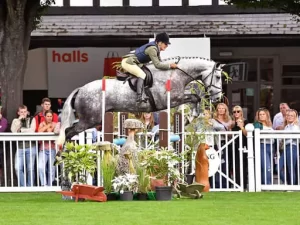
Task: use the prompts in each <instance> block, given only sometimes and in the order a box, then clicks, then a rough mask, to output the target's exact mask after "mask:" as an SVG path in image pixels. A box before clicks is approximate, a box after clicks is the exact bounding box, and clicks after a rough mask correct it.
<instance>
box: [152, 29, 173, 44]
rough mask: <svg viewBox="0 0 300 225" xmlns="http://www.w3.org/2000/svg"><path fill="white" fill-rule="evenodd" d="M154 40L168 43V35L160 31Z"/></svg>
mask: <svg viewBox="0 0 300 225" xmlns="http://www.w3.org/2000/svg"><path fill="white" fill-rule="evenodd" d="M155 41H156V42H160V41H161V42H162V43H165V44H166V45H170V44H171V43H170V41H169V35H168V34H167V33H166V32H164V33H160V34H157V35H156V37H155Z"/></svg>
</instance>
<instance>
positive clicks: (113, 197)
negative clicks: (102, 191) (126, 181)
mask: <svg viewBox="0 0 300 225" xmlns="http://www.w3.org/2000/svg"><path fill="white" fill-rule="evenodd" d="M106 197H107V201H115V200H117V194H116V193H114V192H111V193H108V194H107V195H106Z"/></svg>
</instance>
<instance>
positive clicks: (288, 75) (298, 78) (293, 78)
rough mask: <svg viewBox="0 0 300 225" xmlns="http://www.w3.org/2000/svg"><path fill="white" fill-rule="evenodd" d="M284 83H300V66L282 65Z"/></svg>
mask: <svg viewBox="0 0 300 225" xmlns="http://www.w3.org/2000/svg"><path fill="white" fill-rule="evenodd" d="M282 84H283V85H300V66H299V65H286V66H283V67H282Z"/></svg>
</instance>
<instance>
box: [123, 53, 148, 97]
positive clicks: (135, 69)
mask: <svg viewBox="0 0 300 225" xmlns="http://www.w3.org/2000/svg"><path fill="white" fill-rule="evenodd" d="M126 60H127V59H126V58H125V59H123V60H122V63H121V65H122V67H123V69H124V70H126V71H127V72H129V73H131V74H133V75H135V76H137V77H138V81H137V102H138V103H141V102H145V101H146V99H145V98H143V90H144V79H145V77H146V74H145V72H144V71H143V70H142V69H141V68H140V67H139V66H137V65H136V64H128V63H127V62H126Z"/></svg>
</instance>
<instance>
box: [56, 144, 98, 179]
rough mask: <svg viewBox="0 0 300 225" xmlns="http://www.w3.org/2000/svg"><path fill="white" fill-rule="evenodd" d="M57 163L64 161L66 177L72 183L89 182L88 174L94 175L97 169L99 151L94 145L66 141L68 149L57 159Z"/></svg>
mask: <svg viewBox="0 0 300 225" xmlns="http://www.w3.org/2000/svg"><path fill="white" fill-rule="evenodd" d="M56 160H57V162H56V164H60V163H63V168H64V171H65V175H66V177H67V178H68V179H69V180H70V182H72V183H74V182H75V183H82V184H86V183H87V176H88V174H90V175H91V176H93V175H94V173H95V171H96V169H97V164H96V160H97V153H96V151H94V146H92V145H87V144H85V145H78V144H76V143H75V144H74V143H66V150H65V151H63V152H62V153H61V156H60V158H59V159H58V158H57V159H56Z"/></svg>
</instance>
